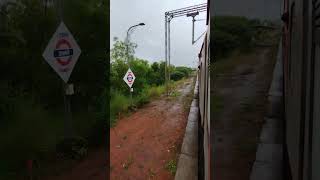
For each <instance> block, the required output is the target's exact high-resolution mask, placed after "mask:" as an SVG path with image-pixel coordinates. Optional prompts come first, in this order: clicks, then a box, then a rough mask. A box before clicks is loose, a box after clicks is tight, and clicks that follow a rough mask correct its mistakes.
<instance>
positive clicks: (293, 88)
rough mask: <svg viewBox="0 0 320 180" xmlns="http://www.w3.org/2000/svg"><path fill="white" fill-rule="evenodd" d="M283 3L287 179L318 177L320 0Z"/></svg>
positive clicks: (312, 179)
mask: <svg viewBox="0 0 320 180" xmlns="http://www.w3.org/2000/svg"><path fill="white" fill-rule="evenodd" d="M284 4H285V6H284V8H285V9H284V11H285V12H284V16H283V20H284V22H285V23H284V33H283V39H284V42H283V50H284V51H283V53H284V56H283V62H284V63H283V65H284V106H285V108H284V109H285V111H284V117H285V139H284V140H285V141H284V142H285V144H284V147H285V148H284V150H285V151H284V153H285V154H284V155H285V157H287V158H285V165H286V169H288V171H287V172H288V174H289V176H286V179H292V180H318V179H320V171H319V168H320V131H319V129H320V110H319V107H320V70H319V69H320V61H319V60H320V57H319V56H320V54H319V53H320V46H319V45H320V38H319V35H320V31H319V29H320V28H319V27H320V23H319V22H320V21H319V20H320V0H305V1H304V0H284ZM286 12H287V13H286Z"/></svg>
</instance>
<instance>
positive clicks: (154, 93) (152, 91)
mask: <svg viewBox="0 0 320 180" xmlns="http://www.w3.org/2000/svg"><path fill="white" fill-rule="evenodd" d="M164 90H165V88H164V86H154V87H150V88H149V89H148V90H147V93H148V96H149V97H151V98H154V97H159V96H160V95H161V94H162V93H163V92H164Z"/></svg>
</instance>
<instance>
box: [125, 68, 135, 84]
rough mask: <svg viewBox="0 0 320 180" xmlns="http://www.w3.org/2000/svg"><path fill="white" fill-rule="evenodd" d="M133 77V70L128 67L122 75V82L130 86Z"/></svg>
mask: <svg viewBox="0 0 320 180" xmlns="http://www.w3.org/2000/svg"><path fill="white" fill-rule="evenodd" d="M135 79H136V77H135V76H134V74H133V72H132V71H131V69H130V68H129V69H128V71H127V73H126V75H124V77H123V80H124V82H126V83H127V84H128V86H129V87H130V88H131V87H132V85H133V83H134V80H135Z"/></svg>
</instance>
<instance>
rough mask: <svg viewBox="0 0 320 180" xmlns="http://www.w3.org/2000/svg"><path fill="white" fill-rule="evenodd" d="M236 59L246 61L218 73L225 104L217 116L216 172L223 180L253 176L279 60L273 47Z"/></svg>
mask: <svg viewBox="0 0 320 180" xmlns="http://www.w3.org/2000/svg"><path fill="white" fill-rule="evenodd" d="M235 58H237V59H234V60H235V61H243V62H241V63H237V64H236V65H235V66H234V68H233V69H232V70H231V71H228V70H226V71H223V72H222V73H220V74H218V75H217V76H216V78H215V82H214V89H213V93H214V94H215V96H216V97H219V98H218V99H220V100H221V101H222V102H221V104H222V105H223V108H222V109H221V111H220V112H219V113H217V114H215V115H213V118H214V119H213V124H214V138H215V139H214V147H215V149H214V154H215V156H214V157H216V159H215V160H214V162H213V163H214V173H213V174H214V178H215V179H219V180H230V179H238V180H248V179H249V175H250V171H251V166H252V163H253V162H254V159H255V153H256V146H257V143H258V136H259V133H260V129H261V125H262V123H263V117H264V113H265V109H266V102H267V93H268V90H269V86H270V82H271V78H272V71H273V66H274V63H275V57H274V49H273V48H260V49H257V50H256V51H255V52H254V53H251V54H249V55H244V56H242V57H235ZM216 99H217V98H216ZM214 112H216V111H214Z"/></svg>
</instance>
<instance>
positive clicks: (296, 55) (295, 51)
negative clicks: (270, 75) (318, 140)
mask: <svg viewBox="0 0 320 180" xmlns="http://www.w3.org/2000/svg"><path fill="white" fill-rule="evenodd" d="M288 8H289V41H288V42H289V44H288V50H289V52H288V63H287V70H288V72H287V73H288V74H287V75H288V77H287V80H288V83H287V85H288V88H287V98H286V100H285V101H286V102H285V104H286V106H285V113H286V115H285V117H286V123H285V126H286V135H285V136H286V144H285V145H286V147H287V150H288V161H289V164H290V169H291V174H292V180H301V178H302V160H303V159H302V157H303V156H302V155H303V145H302V144H303V138H304V117H303V116H304V113H303V106H302V104H301V102H303V100H302V97H303V93H302V86H303V83H302V76H303V53H302V49H303V45H302V40H303V0H289V1H288Z"/></svg>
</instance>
